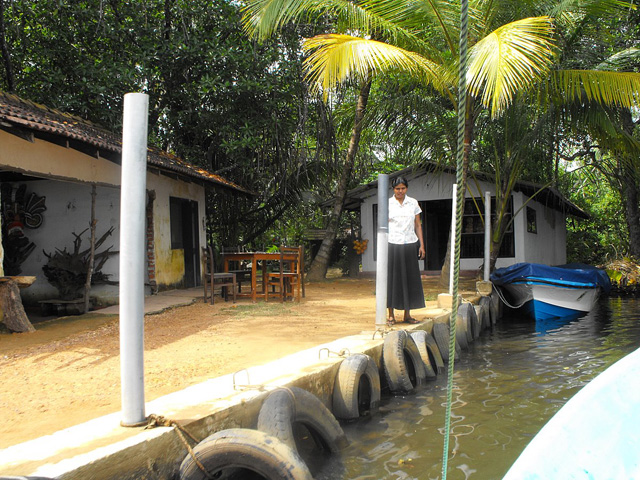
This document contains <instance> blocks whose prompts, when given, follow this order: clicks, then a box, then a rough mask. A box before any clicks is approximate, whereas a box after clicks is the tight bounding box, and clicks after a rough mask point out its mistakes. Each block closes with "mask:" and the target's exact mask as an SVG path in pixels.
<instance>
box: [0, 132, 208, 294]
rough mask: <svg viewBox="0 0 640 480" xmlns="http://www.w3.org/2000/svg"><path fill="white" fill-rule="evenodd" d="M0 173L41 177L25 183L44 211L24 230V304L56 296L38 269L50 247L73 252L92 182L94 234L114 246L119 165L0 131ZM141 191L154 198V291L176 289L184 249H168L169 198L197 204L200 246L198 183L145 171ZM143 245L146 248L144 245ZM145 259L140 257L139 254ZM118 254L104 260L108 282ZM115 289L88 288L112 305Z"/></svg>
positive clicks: (84, 224)
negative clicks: (29, 278) (27, 251)
mask: <svg viewBox="0 0 640 480" xmlns="http://www.w3.org/2000/svg"><path fill="white" fill-rule="evenodd" d="M0 145H2V148H0V169H2V170H12V171H16V172H20V173H24V174H25V175H30V176H34V177H40V178H43V179H42V180H33V181H26V182H16V183H15V184H14V189H15V188H17V187H18V186H19V185H21V184H23V183H26V184H27V193H31V192H34V193H36V194H37V195H40V196H45V197H46V207H47V210H46V211H45V212H44V213H43V217H44V221H43V224H42V226H41V227H40V228H39V229H36V230H29V229H25V234H26V236H27V237H28V238H29V239H30V240H31V241H32V242H34V243H35V244H36V248H35V250H34V251H33V252H32V253H31V255H30V256H29V257H28V258H27V260H26V261H25V262H24V263H23V264H22V275H33V276H36V278H37V279H36V281H35V283H34V284H33V285H32V286H30V287H28V288H26V289H24V290H22V292H21V293H22V297H23V300H24V301H25V303H29V302H34V301H36V300H42V299H46V298H52V297H55V296H56V290H55V289H54V288H53V287H52V286H51V285H50V284H49V283H48V282H47V280H46V278H45V277H44V273H43V272H42V266H43V265H44V264H45V263H46V261H47V258H46V257H45V255H44V254H43V249H44V250H46V251H47V253H51V252H53V251H55V248H60V249H63V248H65V247H66V248H67V250H71V249H72V248H73V239H74V237H73V235H72V232H75V233H77V234H78V233H80V232H82V231H83V230H85V229H86V228H88V227H89V222H90V219H91V183H96V184H98V187H97V199H96V218H97V220H98V223H97V235H101V234H102V233H103V232H104V231H106V230H107V229H108V228H109V227H111V226H113V227H114V232H113V234H112V235H111V236H110V237H109V238H108V239H107V240H106V242H105V243H104V246H110V245H113V248H112V250H113V251H118V248H119V238H120V229H119V219H120V188H119V186H120V175H121V174H120V166H119V165H118V164H116V163H114V162H111V161H109V160H107V159H103V158H95V157H91V156H89V155H86V154H83V153H81V152H78V151H76V150H73V149H69V148H65V147H61V146H59V145H55V144H52V143H48V142H44V141H41V140H37V139H36V140H35V141H34V142H29V141H27V140H24V139H22V138H19V137H16V136H14V135H10V134H8V133H6V132H4V131H2V130H0ZM147 190H153V191H155V194H156V199H155V201H154V209H153V211H154V255H155V262H156V264H155V271H156V282H157V284H158V286H159V288H165V289H166V288H171V287H173V286H178V285H179V284H180V283H181V281H182V278H183V275H184V257H183V256H184V251H183V250H182V249H180V250H172V249H171V228H170V218H169V215H170V209H169V198H170V197H179V198H183V199H187V200H193V201H196V202H198V215H199V221H198V232H199V242H200V245H204V244H205V229H204V226H203V225H204V217H205V189H204V187H203V186H202V185H198V184H195V183H189V182H184V181H181V180H176V179H173V178H169V177H166V176H164V175H160V174H157V173H147ZM87 235H88V232H87V233H85V235H83V237H82V238H83V244H82V245H83V246H85V247H88V245H89V240H88V238H89V237H88V236H87ZM145 247H146V244H145ZM145 257H146V256H145ZM118 263H119V258H118V255H114V256H112V257H110V259H109V260H108V261H107V263H106V264H105V266H104V268H103V270H102V271H103V272H104V273H106V274H110V275H111V276H110V280H113V281H117V280H118V267H119V265H118ZM117 288H118V287H117V286H111V287H101V286H98V287H94V288H92V295H94V294H98V295H100V296H101V297H102V298H103V299H104V301H105V302H107V303H112V302H116V301H117Z"/></svg>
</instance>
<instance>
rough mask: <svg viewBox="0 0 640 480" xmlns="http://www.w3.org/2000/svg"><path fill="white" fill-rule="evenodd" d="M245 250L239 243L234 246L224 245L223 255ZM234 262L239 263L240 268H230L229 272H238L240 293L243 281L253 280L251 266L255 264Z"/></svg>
mask: <svg viewBox="0 0 640 480" xmlns="http://www.w3.org/2000/svg"><path fill="white" fill-rule="evenodd" d="M244 251H246V250H245V249H244V247H243V246H239V245H238V246H232V247H225V246H223V247H222V254H223V255H224V254H225V253H238V252H244ZM233 263H237V264H238V265H237V267H238V268H234V269H230V270H229V272H230V273H235V274H236V283H237V285H238V293H242V282H244V281H249V282H250V281H251V268H253V265H251V264H247V265H245V263H246V262H233Z"/></svg>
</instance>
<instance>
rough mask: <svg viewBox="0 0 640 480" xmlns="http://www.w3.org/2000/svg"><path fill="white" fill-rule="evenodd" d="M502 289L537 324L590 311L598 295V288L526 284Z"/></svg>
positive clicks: (505, 286)
mask: <svg viewBox="0 0 640 480" xmlns="http://www.w3.org/2000/svg"><path fill="white" fill-rule="evenodd" d="M502 288H504V290H506V291H507V292H508V294H509V297H510V298H512V299H513V302H515V303H516V304H517V305H518V307H519V309H520V310H521V311H523V312H524V313H525V314H527V315H528V316H530V317H532V318H534V319H536V320H549V319H552V318H568V317H576V318H577V317H579V316H581V315H584V314H585V313H587V312H589V311H591V309H593V307H594V305H595V303H596V301H597V300H598V296H599V294H600V289H599V288H573V287H562V286H557V285H544V284H535V283H529V282H523V283H514V284H510V285H503V286H502ZM512 304H513V303H512Z"/></svg>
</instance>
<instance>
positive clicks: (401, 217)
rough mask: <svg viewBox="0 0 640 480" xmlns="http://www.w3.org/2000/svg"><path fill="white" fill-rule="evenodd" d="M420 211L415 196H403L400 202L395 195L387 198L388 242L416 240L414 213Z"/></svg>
mask: <svg viewBox="0 0 640 480" xmlns="http://www.w3.org/2000/svg"><path fill="white" fill-rule="evenodd" d="M421 212H422V209H421V208H420V205H418V201H417V200H416V199H415V198H412V197H409V196H408V195H407V196H405V197H404V202H403V203H402V204H400V202H399V201H398V200H396V197H395V196H393V197H391V198H390V199H389V243H395V244H406V243H415V242H417V241H418V236H417V235H416V215H418V214H419V213H421Z"/></svg>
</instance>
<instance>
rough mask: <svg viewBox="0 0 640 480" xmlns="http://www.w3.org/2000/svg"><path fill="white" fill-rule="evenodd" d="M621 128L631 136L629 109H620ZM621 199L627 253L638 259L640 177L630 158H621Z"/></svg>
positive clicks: (639, 257)
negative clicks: (626, 229) (627, 236)
mask: <svg viewBox="0 0 640 480" xmlns="http://www.w3.org/2000/svg"><path fill="white" fill-rule="evenodd" d="M622 128H623V129H624V131H625V132H627V133H628V134H629V135H630V136H633V131H634V130H635V124H634V122H633V118H632V116H631V111H630V110H629V109H623V110H622ZM622 171H623V175H621V179H622V192H621V193H622V201H623V202H624V207H625V217H626V218H625V219H626V221H627V228H628V229H629V253H630V254H631V256H632V257H634V258H635V259H640V207H639V206H638V198H640V194H639V192H638V189H639V183H640V179H639V178H638V173H637V171H636V169H635V168H634V162H633V160H632V159H631V158H624V157H623V158H622Z"/></svg>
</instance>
